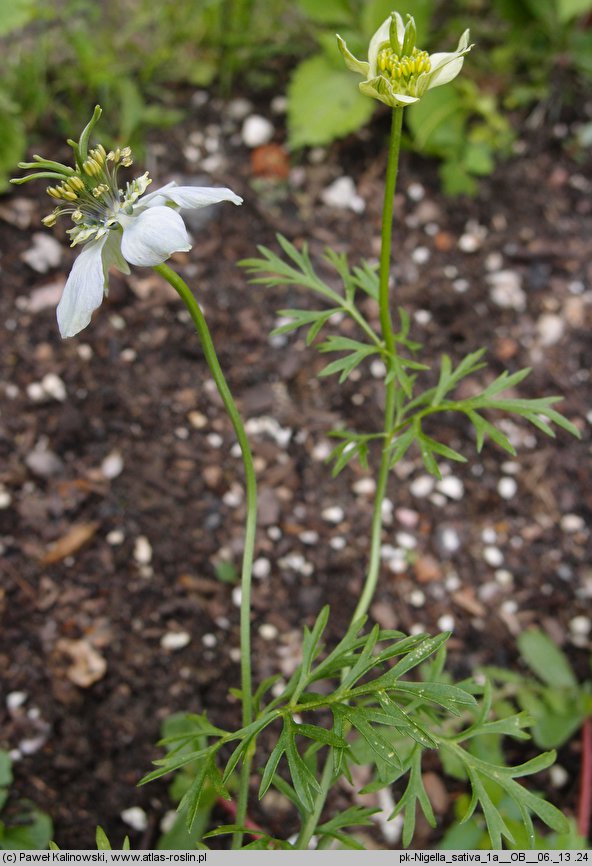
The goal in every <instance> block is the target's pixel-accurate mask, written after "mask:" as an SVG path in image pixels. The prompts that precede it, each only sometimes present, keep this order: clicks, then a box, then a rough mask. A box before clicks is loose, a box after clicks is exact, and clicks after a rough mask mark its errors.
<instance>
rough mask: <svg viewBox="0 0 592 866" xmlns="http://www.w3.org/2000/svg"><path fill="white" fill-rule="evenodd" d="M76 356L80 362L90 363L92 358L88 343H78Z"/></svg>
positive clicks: (90, 347)
mask: <svg viewBox="0 0 592 866" xmlns="http://www.w3.org/2000/svg"><path fill="white" fill-rule="evenodd" d="M76 354H77V355H78V357H79V358H80V360H81V361H90V359H91V358H92V356H93V350H92V346H89V345H88V343H80V345H79V346H76Z"/></svg>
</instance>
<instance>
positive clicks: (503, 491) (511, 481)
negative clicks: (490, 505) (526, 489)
mask: <svg viewBox="0 0 592 866" xmlns="http://www.w3.org/2000/svg"><path fill="white" fill-rule="evenodd" d="M517 490H518V484H517V482H516V479H515V478H500V480H499V481H498V484H497V492H498V493H499V495H500V496H501V497H502V499H513V498H514V496H515V495H516V492H517Z"/></svg>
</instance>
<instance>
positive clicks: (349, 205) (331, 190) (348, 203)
mask: <svg viewBox="0 0 592 866" xmlns="http://www.w3.org/2000/svg"><path fill="white" fill-rule="evenodd" d="M321 200H322V202H323V204H326V205H327V206H328V207H334V208H338V209H339V210H346V209H349V210H353V212H354V213H363V212H364V211H365V209H366V202H365V201H364V199H363V198H362V197H361V196H359V195H358V193H357V190H356V185H355V183H354V181H353V179H352V178H351V177H348V176H347V175H344V176H343V177H338V178H337V179H336V180H334V181H333V183H332V184H330V185H329V186H328V187H326V188H325V189H324V190H323V191H322V193H321Z"/></svg>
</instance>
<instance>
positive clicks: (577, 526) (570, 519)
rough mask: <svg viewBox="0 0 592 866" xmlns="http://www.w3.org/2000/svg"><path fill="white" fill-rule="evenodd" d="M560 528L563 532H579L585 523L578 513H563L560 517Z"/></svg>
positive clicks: (584, 526)
mask: <svg viewBox="0 0 592 866" xmlns="http://www.w3.org/2000/svg"><path fill="white" fill-rule="evenodd" d="M561 528H562V529H563V531H564V532H580V531H581V530H582V529H585V528H586V523H585V521H584V518H583V517H580V515H579V514H564V515H563V517H562V518H561Z"/></svg>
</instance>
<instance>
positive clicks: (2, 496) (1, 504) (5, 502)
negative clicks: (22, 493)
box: [0, 484, 12, 510]
mask: <svg viewBox="0 0 592 866" xmlns="http://www.w3.org/2000/svg"><path fill="white" fill-rule="evenodd" d="M11 502H12V496H11V495H10V493H9V492H8V490H7V489H6V487H4V485H2V484H0V510H3V509H5V508H8V506H9V505H10V503H11Z"/></svg>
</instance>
